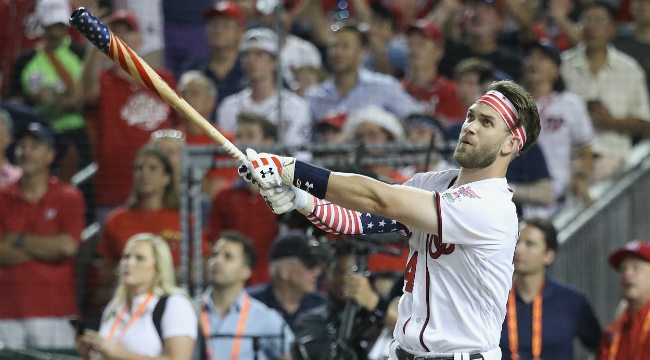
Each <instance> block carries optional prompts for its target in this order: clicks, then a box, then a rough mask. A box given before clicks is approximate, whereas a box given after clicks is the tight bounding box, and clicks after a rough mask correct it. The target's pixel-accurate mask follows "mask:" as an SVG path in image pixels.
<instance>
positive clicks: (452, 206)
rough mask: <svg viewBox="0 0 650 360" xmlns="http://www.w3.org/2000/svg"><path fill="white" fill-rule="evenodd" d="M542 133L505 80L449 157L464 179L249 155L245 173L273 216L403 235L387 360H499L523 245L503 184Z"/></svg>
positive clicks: (473, 113) (473, 110)
mask: <svg viewBox="0 0 650 360" xmlns="http://www.w3.org/2000/svg"><path fill="white" fill-rule="evenodd" d="M539 131H540V123H539V115H538V112H537V107H536V105H535V101H534V100H533V99H532V98H531V97H530V95H529V94H528V93H526V92H525V91H524V90H523V89H522V88H521V87H520V86H519V85H517V84H515V83H514V82H511V81H500V82H495V83H493V84H492V85H491V86H490V89H489V91H488V92H487V93H486V94H485V95H483V96H482V97H481V98H480V99H478V100H477V101H476V103H475V104H474V105H472V106H471V107H470V108H469V110H468V112H467V116H466V120H465V123H464V124H463V129H462V131H461V134H460V138H459V142H458V145H457V147H456V149H455V151H454V159H455V160H456V162H457V163H458V164H459V165H460V166H461V169H460V170H448V171H443V172H429V173H420V174H416V175H415V176H414V177H413V178H412V179H410V180H409V181H407V182H406V183H405V184H404V185H388V184H385V183H382V182H379V181H376V180H373V179H370V178H368V177H364V176H360V175H356V174H347V173H337V172H331V171H330V170H327V169H322V168H319V167H316V166H313V165H311V164H308V163H305V162H302V161H297V160H295V159H294V158H287V157H280V156H276V155H271V154H259V155H258V154H256V153H255V151H253V150H251V149H248V150H247V156H248V159H249V161H248V162H247V163H246V164H245V165H242V167H241V168H240V175H242V176H243V177H244V178H247V179H248V180H249V181H252V182H256V183H258V185H260V186H261V187H263V188H265V189H264V190H262V191H261V193H262V195H263V196H265V197H266V200H267V202H268V203H269V205H270V207H271V208H272V210H273V211H274V212H276V213H282V212H286V211H290V210H294V209H298V210H299V211H300V212H302V213H303V214H305V215H307V217H308V218H309V219H310V220H311V221H312V222H313V223H314V224H316V225H317V226H319V227H321V228H323V229H326V230H329V231H334V232H337V233H342V234H367V233H381V232H388V231H401V232H403V233H405V234H410V238H409V246H410V254H409V260H408V263H407V264H406V269H405V272H404V295H403V296H402V298H401V299H400V302H399V318H398V321H397V325H396V326H395V330H394V333H393V336H394V338H395V340H394V342H393V343H392V344H391V347H390V355H391V359H392V360H415V359H418V360H425V359H450V360H456V359H465V360H466V359H485V360H497V359H501V350H500V348H499V338H500V333H501V325H502V323H503V320H504V317H505V314H506V302H507V299H508V292H509V290H510V288H511V286H512V275H513V271H514V268H513V264H512V259H513V256H514V249H515V244H516V242H517V238H518V225H517V215H516V213H515V205H514V203H513V202H512V190H511V189H510V188H509V187H508V184H507V182H506V179H505V174H506V170H507V168H508V165H509V163H510V161H511V160H512V159H513V158H514V157H515V156H517V154H518V153H520V152H521V151H525V150H526V149H527V148H529V147H530V146H531V145H532V144H533V143H534V142H535V141H536V139H537V136H538V134H539ZM288 185H290V186H288ZM323 199H324V200H323Z"/></svg>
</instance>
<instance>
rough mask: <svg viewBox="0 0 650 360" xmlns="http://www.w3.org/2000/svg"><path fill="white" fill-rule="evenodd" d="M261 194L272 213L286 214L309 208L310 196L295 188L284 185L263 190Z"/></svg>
mask: <svg viewBox="0 0 650 360" xmlns="http://www.w3.org/2000/svg"><path fill="white" fill-rule="evenodd" d="M260 194H261V195H262V197H263V198H264V200H265V201H266V204H267V205H268V206H269V208H270V209H271V211H273V212H274V213H276V214H284V213H288V212H290V211H293V210H297V209H302V208H304V207H305V206H307V201H308V198H309V196H308V194H307V193H306V192H305V191H303V190H300V189H298V188H297V187H295V186H290V185H282V186H278V187H275V188H271V189H261V190H260Z"/></svg>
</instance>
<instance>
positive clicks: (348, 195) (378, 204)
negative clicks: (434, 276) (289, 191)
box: [240, 149, 438, 233]
mask: <svg viewBox="0 0 650 360" xmlns="http://www.w3.org/2000/svg"><path fill="white" fill-rule="evenodd" d="M246 153H247V157H248V160H249V161H248V162H247V163H246V165H244V166H242V168H243V169H240V175H241V176H242V177H244V178H248V177H250V178H252V179H253V181H255V182H257V183H259V184H261V185H262V187H264V188H273V187H277V186H281V185H282V184H286V185H294V186H296V187H297V188H298V189H304V190H307V192H308V193H309V194H310V195H313V196H315V197H317V198H320V199H325V200H328V201H331V202H332V203H335V204H338V205H340V206H341V207H343V208H347V209H350V210H354V211H358V212H360V213H367V214H375V215H379V216H382V217H385V218H388V219H392V220H396V221H398V222H400V223H402V224H403V225H406V226H408V227H413V228H418V229H420V230H422V231H424V232H430V233H437V232H438V220H437V219H438V206H437V205H436V204H437V196H438V193H437V192H431V191H426V190H422V189H418V188H415V187H411V186H405V185H390V184H386V183H383V182H381V181H379V180H375V179H372V178H370V177H367V176H363V175H357V174H350V173H342V172H333V171H330V170H327V169H323V168H319V167H316V166H314V165H311V164H308V163H306V162H303V161H300V160H297V161H296V159H295V158H282V157H279V156H276V155H271V154H260V155H258V154H257V153H256V152H255V151H254V150H252V149H247V150H246ZM306 204H307V205H306V206H304V205H301V206H300V207H298V208H299V209H302V210H303V213H304V210H309V212H311V211H312V210H313V209H314V207H313V204H314V199H313V198H311V197H310V198H308V200H307V202H306ZM310 204H311V205H312V207H309V205H310Z"/></svg>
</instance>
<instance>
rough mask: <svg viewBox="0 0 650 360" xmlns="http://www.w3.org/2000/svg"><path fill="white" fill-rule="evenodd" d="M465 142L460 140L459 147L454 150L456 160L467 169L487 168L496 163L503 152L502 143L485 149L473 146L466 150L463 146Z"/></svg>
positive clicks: (498, 142)
mask: <svg viewBox="0 0 650 360" xmlns="http://www.w3.org/2000/svg"><path fill="white" fill-rule="evenodd" d="M463 140H464V138H462V137H461V138H460V140H458V145H456V150H454V160H456V162H457V163H458V165H460V166H461V167H463V168H465V169H483V168H486V167H488V166H490V165H492V163H494V161H495V160H496V159H497V156H499V152H500V151H501V142H500V141H497V142H495V143H494V144H491V145H485V146H483V147H476V145H474V144H473V145H472V147H470V148H466V147H464V146H463Z"/></svg>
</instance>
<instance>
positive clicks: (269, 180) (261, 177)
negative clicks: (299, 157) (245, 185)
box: [239, 149, 296, 189]
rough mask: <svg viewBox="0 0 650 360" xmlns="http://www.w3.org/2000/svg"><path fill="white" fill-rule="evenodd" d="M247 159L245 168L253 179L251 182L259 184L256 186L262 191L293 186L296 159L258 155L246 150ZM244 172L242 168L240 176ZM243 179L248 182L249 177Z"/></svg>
mask: <svg viewBox="0 0 650 360" xmlns="http://www.w3.org/2000/svg"><path fill="white" fill-rule="evenodd" d="M246 157H247V158H248V161H246V163H245V164H244V166H246V169H247V172H248V174H250V177H251V179H250V181H249V182H252V183H255V182H257V183H256V184H255V185H257V186H258V187H259V188H262V189H270V188H273V187H277V186H281V185H282V184H287V185H292V182H293V172H294V168H295V164H296V158H293V157H284V156H278V155H273V154H267V153H261V154H258V153H257V152H256V151H255V150H253V149H246ZM243 171H244V170H243V169H242V167H241V166H240V170H239V173H240V176H242V172H243ZM242 177H243V178H244V179H245V180H246V179H247V177H248V175H246V174H244V175H243V176H242ZM247 181H248V180H247ZM253 181H255V182H253Z"/></svg>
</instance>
